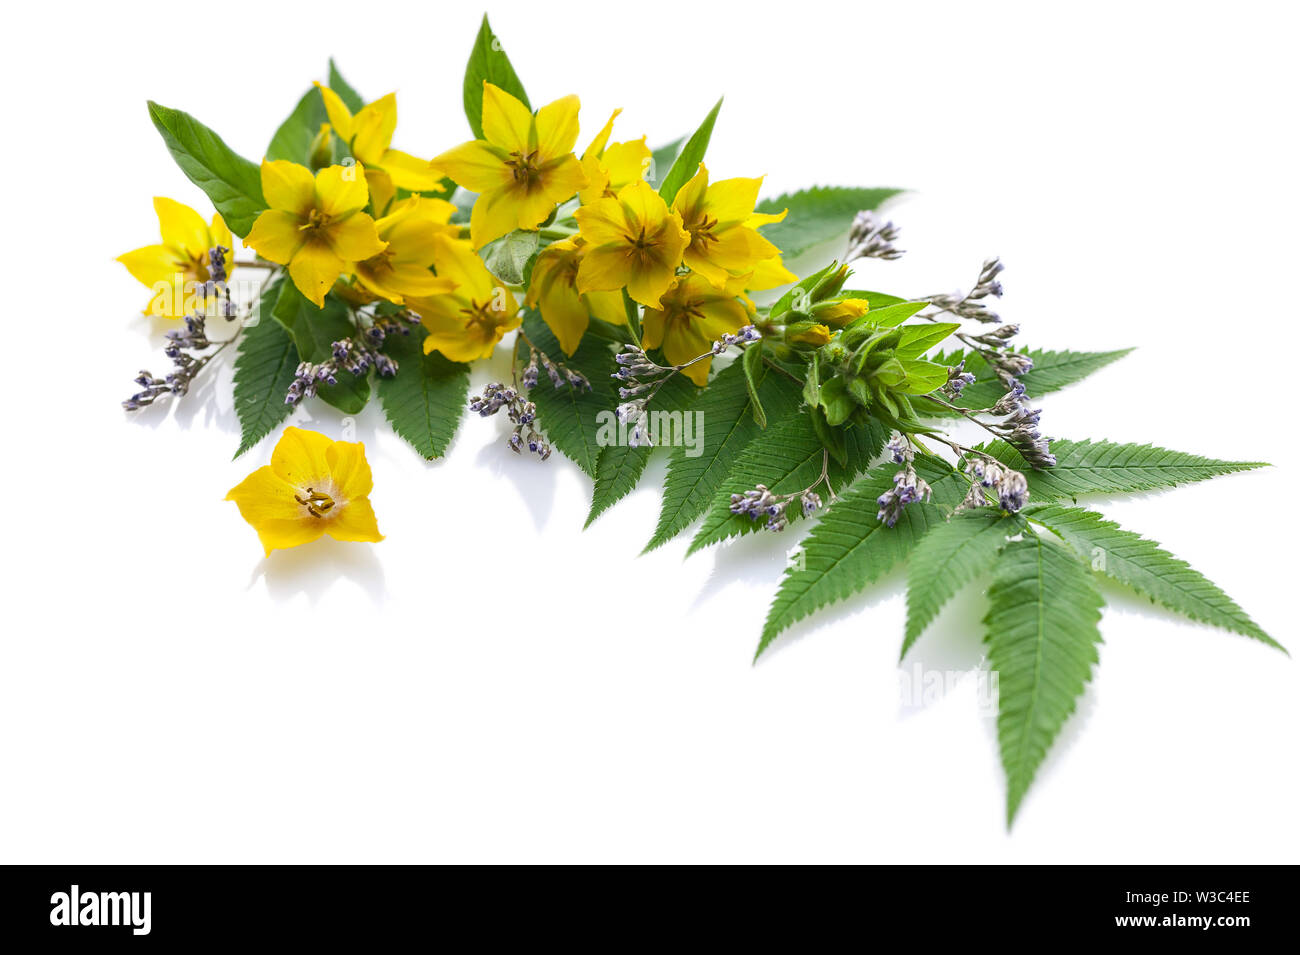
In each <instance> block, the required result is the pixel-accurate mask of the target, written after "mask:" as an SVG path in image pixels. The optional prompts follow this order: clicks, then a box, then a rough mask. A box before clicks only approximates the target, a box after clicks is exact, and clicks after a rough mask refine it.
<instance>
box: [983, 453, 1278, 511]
mask: <svg viewBox="0 0 1300 955" xmlns="http://www.w3.org/2000/svg"><path fill="white" fill-rule="evenodd" d="M1051 444H1052V453H1053V454H1055V455H1056V466H1055V467H1052V468H1047V469H1046V470H1042V471H1036V470H1034V469H1033V468H1032V467H1031V466H1030V465H1029V463H1028V462H1027V461H1025V459H1024V458H1023V457H1021V455H1020V452H1019V451H1017V450H1015V449H1014V448H1012V447H1011V446H1010V445H1008V444H1006V443H1005V442H1003V441H993V442H991V443H990V444H988V445H987V446H986V447H985V448H983V449H982V450H985V451H987V452H988V453H989V454H991V455H993V457H995V458H997V459H998V460H999V461H1001V462H1003V463H1004V464H1007V465H1009V466H1010V467H1012V468H1014V469H1015V470H1017V471H1024V472H1025V478H1026V479H1027V480H1028V482H1029V494H1030V497H1031V498H1032V499H1033V500H1035V501H1040V502H1042V501H1060V500H1064V499H1067V498H1068V499H1070V500H1073V499H1074V498H1075V497H1077V496H1078V495H1080V494H1096V493H1114V492H1118V491H1147V490H1150V489H1152V488H1158V487H1175V486H1177V485H1179V484H1190V483H1192V482H1193V481H1204V480H1207V479H1209V478H1212V477H1218V476H1219V475H1221V474H1232V473H1233V472H1235V471H1250V470H1253V469H1254V468H1263V467H1268V465H1267V464H1265V463H1264V462H1262V461H1219V460H1216V459H1214V458H1203V457H1200V456H1199V455H1195V454H1187V453H1185V452H1183V451H1168V450H1166V449H1164V448H1157V447H1154V446H1152V445H1150V444H1114V443H1113V442H1110V441H1065V440H1060V441H1057V440H1053V441H1052V443H1051Z"/></svg>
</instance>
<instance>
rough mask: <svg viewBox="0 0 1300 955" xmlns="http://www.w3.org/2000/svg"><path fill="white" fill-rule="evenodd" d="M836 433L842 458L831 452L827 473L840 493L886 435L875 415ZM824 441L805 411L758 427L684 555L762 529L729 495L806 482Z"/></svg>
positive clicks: (784, 490)
mask: <svg viewBox="0 0 1300 955" xmlns="http://www.w3.org/2000/svg"><path fill="white" fill-rule="evenodd" d="M837 433H838V434H840V435H842V436H843V438H844V442H845V446H844V454H845V463H843V464H841V463H839V462H838V461H836V460H835V459H834V458H832V459H831V461H830V466H829V468H828V469H827V475H828V476H829V478H830V481H831V486H832V487H834V488H835V490H836V492H837V493H839V492H840V491H841V490H842V489H843V487H844V485H845V484H847V483H848V482H849V481H851V480H852V479H853V478H854V477H855V476H857V475H858V474H860V473H861V472H862V471H865V470H866V469H867V467H868V466H869V465H870V464H871V461H872V459H873V458H874V457H875V456H876V455H877V454H879V453H880V449H881V448H883V447H884V446H885V441H886V440H887V439H888V437H889V436H888V433H887V432H886V431H885V429H884V428H883V427H882V426H881V425H880V424H879V423H877V422H876V421H874V420H873V421H871V422H870V424H869V425H867V426H865V427H860V428H847V429H844V428H841V429H837ZM823 447H824V446H823V444H822V440H821V438H820V437H819V436H818V433H817V429H816V427H815V424H814V422H813V420H812V418H811V416H809V415H806V414H793V415H789V416H788V417H786V418H784V419H783V420H782V421H780V422H778V423H777V424H774V425H772V426H771V427H770V428H768V429H767V430H766V431H764V432H761V434H760V436H759V437H758V438H756V439H755V440H754V441H752V442H751V443H750V444H749V446H748V447H746V448H745V450H744V451H742V452H741V454H740V456H739V457H738V458H737V459H736V464H735V466H734V467H732V469H731V471H730V472H729V473H728V474H727V478H726V480H725V481H723V482H722V486H721V487H720V488H719V489H718V490H717V492H716V493H715V494H714V496H713V501H712V502H711V504H710V505H709V511H708V513H707V514H706V515H705V517H704V523H703V524H701V525H700V529H699V530H698V531H697V532H696V534H695V537H694V539H693V540H692V541H691V546H690V547H689V548H688V549H687V551H686V553H687V555H688V556H689V555H690V554H693V553H695V552H696V551H697V550H700V549H701V548H703V547H707V546H709V545H710V544H716V543H718V542H719V541H723V540H726V539H727V538H728V537H734V536H735V535H737V534H749V533H752V532H753V531H757V530H762V528H763V522H762V521H752V520H750V519H749V518H747V517H739V516H737V515H735V514H732V513H731V495H732V494H743V493H744V492H745V491H748V490H750V489H751V488H753V487H755V486H756V485H758V484H765V485H767V488H768V490H770V491H771V492H772V493H773V494H793V493H795V492H796V491H801V490H803V489H804V488H806V487H809V486H810V485H811V484H812V483H813V482H814V481H816V480H817V478H818V476H819V475H820V474H821V471H822V464H823V453H822V452H823ZM894 470H897V468H895V469H894ZM892 473H893V472H891V474H892ZM818 493H819V494H821V496H822V500H823V501H828V500H829V498H830V495H829V494H827V493H826V489H825V486H823V487H821V488H819V489H818ZM797 511H798V506H797V504H796V505H795V506H794V507H793V508H792V509H791V510H790V511H789V512H788V513H789V515H790V516H794V514H795V513H796V512H797ZM872 514H875V511H872Z"/></svg>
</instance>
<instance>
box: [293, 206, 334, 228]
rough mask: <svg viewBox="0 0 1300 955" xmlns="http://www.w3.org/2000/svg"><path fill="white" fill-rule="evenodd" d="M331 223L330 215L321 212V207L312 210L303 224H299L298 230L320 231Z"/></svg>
mask: <svg viewBox="0 0 1300 955" xmlns="http://www.w3.org/2000/svg"><path fill="white" fill-rule="evenodd" d="M329 223H330V217H329V216H327V215H325V213H323V212H321V211H320V210H319V209H313V210H312V211H311V212H309V213H307V220H306V221H305V222H304V223H303V224H302V225H300V226H298V231H299V232H312V233H315V232H319V231H320V230H321V229H324V228H325V227H326V226H327V225H329Z"/></svg>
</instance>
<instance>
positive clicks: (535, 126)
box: [432, 82, 587, 249]
mask: <svg viewBox="0 0 1300 955" xmlns="http://www.w3.org/2000/svg"><path fill="white" fill-rule="evenodd" d="M483 136H484V138H483V139H474V140H471V141H470V142H467V143H462V144H461V145H459V146H457V147H456V148H455V149H451V150H448V151H447V152H445V153H443V154H442V155H441V156H437V157H436V158H434V160H433V163H432V165H433V166H434V168H436V169H439V170H442V171H443V173H445V174H446V175H447V176H449V177H450V178H451V179H453V180H454V181H455V182H456V183H458V184H459V185H461V186H464V187H465V188H466V189H468V190H469V191H470V192H477V193H478V194H479V196H478V199H477V200H475V202H474V210H473V212H472V213H471V214H470V220H469V235H470V241H472V242H473V243H474V248H476V249H481V248H482V247H483V246H485V245H487V244H488V243H489V242H491V241H492V240H493V239H497V238H500V237H501V236H503V235H505V234H506V233H507V232H512V231H514V230H515V229H535V228H537V227H538V226H539V225H541V224H542V223H543V222H544V221H545V220H546V219H547V217H548V216H550V214H551V212H552V211H553V210H554V209H555V206H556V205H557V204H558V203H560V202H563V201H564V200H565V199H568V198H569V197H570V196H572V195H573V194H574V193H576V192H577V191H578V190H579V189H581V188H583V186H585V185H586V184H587V180H586V177H585V176H584V175H583V173H582V166H581V165H580V164H579V162H578V158H577V157H576V156H574V155H573V144H574V143H576V142H577V141H578V97H576V96H565V97H564V98H562V99H557V100H556V101H555V102H554V103H549V104H547V105H546V106H543V107H542V108H541V109H539V110H538V111H537V112H536V113H535V114H534V113H530V112H529V111H528V107H527V106H525V105H524V104H523V103H521V102H520V101H519V100H517V99H515V98H514V97H513V96H511V95H510V94H509V93H507V92H506V91H505V90H502V89H499V88H497V87H496V86H493V85H492V84H491V83H488V82H484V83H483Z"/></svg>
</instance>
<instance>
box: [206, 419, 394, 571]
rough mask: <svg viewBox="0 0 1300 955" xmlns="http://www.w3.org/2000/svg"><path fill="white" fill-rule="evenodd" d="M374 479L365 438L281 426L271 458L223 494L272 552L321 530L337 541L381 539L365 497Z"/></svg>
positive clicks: (309, 538) (315, 535) (317, 534)
mask: <svg viewBox="0 0 1300 955" xmlns="http://www.w3.org/2000/svg"><path fill="white" fill-rule="evenodd" d="M373 484H374V482H373V480H372V479H371V476H370V465H369V464H367V463H366V449H365V446H364V445H363V444H361V443H359V442H357V443H353V442H349V441H333V440H331V439H330V438H327V437H326V436H325V435H323V434H320V433H319V432H316V431H304V430H303V429H301V428H285V429H284V434H283V435H282V436H281V437H280V441H279V443H278V444H276V446H275V450H274V451H272V452H271V463H270V464H269V465H267V466H266V467H261V468H258V469H257V470H256V471H254V472H253V473H252V474H250V475H249V476H248V477H246V478H244V480H243V482H242V483H241V484H239V485H238V486H237V487H233V488H231V489H230V493H229V494H227V495H226V500H227V501H234V502H235V503H236V504H237V505H238V506H239V513H240V514H241V515H242V516H243V518H244V520H246V521H248V523H249V524H251V525H253V529H254V530H256V531H257V536H258V537H259V538H260V539H261V541H262V547H264V548H265V549H266V553H267V556H270V553H271V551H273V550H277V549H280V548H287V547H297V546H298V545H299V544H309V543H311V542H312V541H314V540H316V539H317V538H318V537H320V536H321V535H323V534H328V535H329V536H330V537H332V538H334V539H335V540H340V541H366V542H370V543H374V542H377V541H381V540H383V539H384V535H383V534H381V533H379V526H378V524H377V523H376V521H375V512H374V509H373V508H372V507H371V506H370V500H369V497H368V495H369V494H370V489H371V487H372V486H373Z"/></svg>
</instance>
